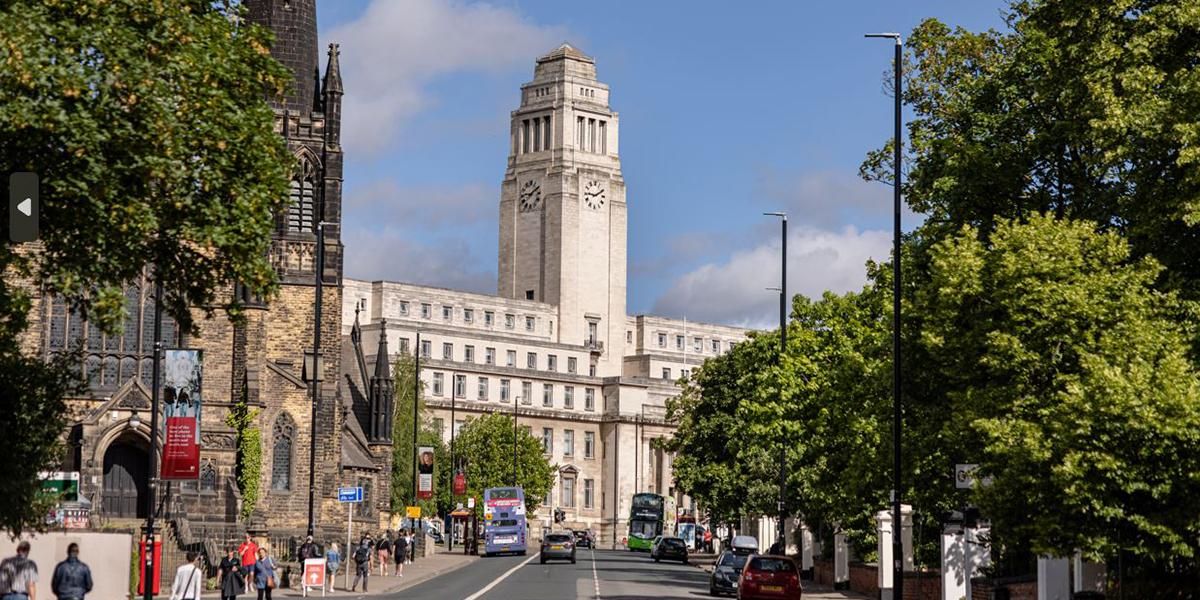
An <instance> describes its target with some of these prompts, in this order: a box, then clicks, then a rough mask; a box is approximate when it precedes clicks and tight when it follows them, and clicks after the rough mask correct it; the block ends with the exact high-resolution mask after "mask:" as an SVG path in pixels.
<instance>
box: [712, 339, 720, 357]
mask: <svg viewBox="0 0 1200 600" xmlns="http://www.w3.org/2000/svg"><path fill="white" fill-rule="evenodd" d="M712 351H713V354H718V353H720V352H721V340H713V341H712Z"/></svg>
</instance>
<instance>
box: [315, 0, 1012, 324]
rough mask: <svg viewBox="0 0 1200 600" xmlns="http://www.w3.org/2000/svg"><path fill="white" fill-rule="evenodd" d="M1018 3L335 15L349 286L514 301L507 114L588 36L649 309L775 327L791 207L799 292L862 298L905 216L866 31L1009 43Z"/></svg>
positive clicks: (385, 6)
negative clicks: (874, 162)
mask: <svg viewBox="0 0 1200 600" xmlns="http://www.w3.org/2000/svg"><path fill="white" fill-rule="evenodd" d="M1006 5H1007V3H1006V2H1004V0H909V1H896V0H889V1H887V2H883V1H876V0H843V1H839V2H818V1H801V0H791V1H780V2H767V1H756V2H738V3H733V2H724V3H719V2H708V1H698V0H697V1H690V0H689V1H686V2H684V1H672V2H667V1H665V0H660V1H653V2H651V1H632V0H630V1H611V2H587V3H583V2H562V1H561V0H558V1H553V0H545V1H543V0H520V1H518V0H507V1H496V2H489V3H481V2H469V1H466V0H324V1H318V24H319V29H320V37H321V42H322V45H323V46H322V47H324V44H327V43H329V42H337V43H339V44H340V45H341V65H342V75H343V79H344V86H345V90H346V95H345V98H344V101H343V146H344V149H345V153H346V154H345V160H346V162H345V188H344V198H343V202H344V213H343V218H344V226H343V232H342V239H343V242H344V243H345V245H346V265H345V268H346V275H347V276H348V277H352V278H358V279H370V280H377V279H385V280H392V281H406V282H412V283H418V284H426V285H435V286H441V287H449V288H453V289H460V290H466V291H473V292H481V293H488V294H494V293H495V292H496V253H497V233H498V232H497V229H498V228H497V214H498V208H499V202H500V183H501V180H502V179H503V176H504V170H505V166H506V161H507V156H508V151H509V147H508V146H509V137H508V134H509V112H510V111H512V110H513V109H515V108H516V107H517V106H518V104H519V99H520V96H519V95H520V86H521V84H523V83H526V82H528V81H530V80H531V79H532V78H533V67H534V61H535V60H536V58H537V57H538V56H541V55H543V54H546V53H548V52H550V51H551V50H553V49H554V48H556V47H557V46H558V45H559V44H561V43H563V42H569V43H570V44H572V45H573V46H575V47H576V48H579V49H580V50H582V51H583V52H585V53H586V54H588V55H590V56H592V57H594V58H595V60H596V69H597V74H598V78H599V79H600V81H602V82H604V83H606V84H608V85H609V87H610V90H611V106H612V108H613V109H614V110H615V111H617V112H618V113H619V115H620V119H621V128H620V130H621V140H620V149H621V165H622V170H623V174H624V177H625V182H626V185H627V198H626V200H627V202H628V209H629V232H628V245H629V250H628V260H629V264H628V273H629V281H628V294H629V297H628V311H629V313H630V314H645V313H650V314H658V315H663V316H669V317H676V318H683V317H686V318H688V319H689V320H692V321H704V322H713V323H723V324H729V325H741V326H751V327H758V326H769V325H770V323H772V322H773V320H774V319H776V318H777V316H778V312H777V311H778V296H777V295H776V294H775V293H773V292H770V291H767V290H766V288H768V287H771V286H778V281H779V264H780V231H779V224H778V221H777V220H776V219H775V218H772V217H765V216H763V215H762V213H763V212H764V211H784V212H786V213H788V218H789V235H788V260H787V265H788V292H789V293H790V294H805V295H808V296H810V297H815V296H819V295H820V294H821V293H823V292H824V291H826V290H831V291H834V292H838V293H841V292H846V291H851V290H857V289H860V288H861V287H862V286H863V284H864V283H865V282H866V269H865V263H866V261H867V260H869V259H871V258H875V259H878V260H886V259H887V257H888V256H889V253H890V249H891V219H892V211H891V206H892V199H891V198H892V191H891V188H890V187H889V186H888V185H886V184H882V183H868V182H864V181H862V180H861V179H859V177H858V167H859V165H860V163H861V162H862V160H863V158H864V156H865V155H866V153H867V152H868V151H870V150H871V149H873V148H877V147H879V146H881V145H882V144H883V143H884V141H885V140H886V139H888V137H889V136H890V135H891V132H892V128H893V120H892V101H891V99H890V97H889V96H888V94H887V92H886V89H885V88H884V85H883V83H884V80H885V77H890V69H891V57H892V52H893V50H892V46H891V42H890V41H888V40H872V39H864V38H863V37H862V36H863V34H864V33H867V32H876V31H899V32H901V33H905V34H906V33H907V32H908V31H910V30H911V29H912V28H913V27H915V26H916V25H917V24H918V23H920V22H921V21H922V20H923V19H925V18H929V17H935V18H938V19H940V20H941V21H943V22H945V23H947V24H949V25H951V26H961V27H964V28H966V29H970V30H983V29H988V28H997V29H1002V28H1004V19H1003V11H1004V8H1005V6H1006ZM323 54H324V53H323V52H322V55H323ZM904 220H905V227H904V228H905V229H906V230H908V229H911V227H912V225H913V224H915V223H917V222H919V220H920V216H919V215H913V214H910V213H905V215H904Z"/></svg>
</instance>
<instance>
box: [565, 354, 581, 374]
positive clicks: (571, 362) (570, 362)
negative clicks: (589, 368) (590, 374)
mask: <svg viewBox="0 0 1200 600" xmlns="http://www.w3.org/2000/svg"><path fill="white" fill-rule="evenodd" d="M578 363H579V361H578V360H576V359H575V357H574V356H568V357H567V372H568V373H574V372H575V371H576V370H577V369H578V368H579V364H578Z"/></svg>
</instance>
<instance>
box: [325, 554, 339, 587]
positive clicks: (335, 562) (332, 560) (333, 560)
mask: <svg viewBox="0 0 1200 600" xmlns="http://www.w3.org/2000/svg"><path fill="white" fill-rule="evenodd" d="M341 566H342V553H341V551H340V550H339V549H338V545H337V542H331V543H330V544H329V549H328V550H326V551H325V572H326V573H327V574H328V575H329V591H330V592H333V580H334V579H335V578H337V573H338V567H341Z"/></svg>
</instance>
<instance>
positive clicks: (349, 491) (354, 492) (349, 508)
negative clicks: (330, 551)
mask: <svg viewBox="0 0 1200 600" xmlns="http://www.w3.org/2000/svg"><path fill="white" fill-rule="evenodd" d="M362 492H363V490H362V488H361V487H343V488H338V502H341V503H342V504H345V505H346V550H345V551H344V552H343V554H342V564H343V565H345V569H346V589H350V560H351V558H352V557H353V556H354V554H353V553H352V552H351V551H350V541H351V540H353V539H354V538H353V535H352V534H351V528H352V527H353V526H354V521H353V520H352V519H353V516H354V505H355V504H358V503H360V502H362V498H363V493H362ZM306 575H307V573H306ZM323 594H324V592H322V595H323Z"/></svg>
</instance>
